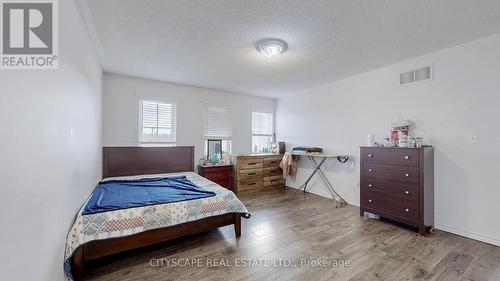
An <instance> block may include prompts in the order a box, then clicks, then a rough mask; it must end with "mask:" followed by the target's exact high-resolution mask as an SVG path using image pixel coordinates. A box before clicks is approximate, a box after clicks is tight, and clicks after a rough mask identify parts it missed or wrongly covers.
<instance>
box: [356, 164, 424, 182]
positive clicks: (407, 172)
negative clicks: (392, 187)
mask: <svg viewBox="0 0 500 281" xmlns="http://www.w3.org/2000/svg"><path fill="white" fill-rule="evenodd" d="M361 173H362V174H361V176H362V181H363V182H365V181H367V182H369V181H371V180H377V181H383V182H387V183H395V184H402V185H418V183H419V178H420V176H419V175H420V174H419V169H418V168H415V167H405V166H388V165H375V164H368V163H367V164H365V165H363V170H362V171H361Z"/></svg>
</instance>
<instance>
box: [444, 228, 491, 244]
mask: <svg viewBox="0 0 500 281" xmlns="http://www.w3.org/2000/svg"><path fill="white" fill-rule="evenodd" d="M434 228H435V229H439V230H443V231H446V232H450V233H453V234H456V235H460V236H463V237H466V238H470V239H474V240H477V241H481V242H484V243H488V244H492V245H495V246H500V239H497V238H493V237H490V236H487V235H483V234H479V233H474V232H470V231H467V230H463V229H459V228H456V227H453V226H448V225H443V224H435V225H434Z"/></svg>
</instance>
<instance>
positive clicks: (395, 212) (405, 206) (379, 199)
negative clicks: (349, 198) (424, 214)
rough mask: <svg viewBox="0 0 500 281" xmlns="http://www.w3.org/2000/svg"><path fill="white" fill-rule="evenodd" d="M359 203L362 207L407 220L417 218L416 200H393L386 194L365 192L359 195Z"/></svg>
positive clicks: (415, 219)
mask: <svg viewBox="0 0 500 281" xmlns="http://www.w3.org/2000/svg"><path fill="white" fill-rule="evenodd" d="M361 205H362V206H363V208H366V209H370V210H373V211H375V213H376V211H380V212H382V213H385V214H390V215H392V216H395V217H399V218H404V219H406V220H408V221H414V222H416V221H417V220H418V213H419V207H418V202H412V201H407V200H393V199H392V198H389V197H387V196H383V195H379V194H375V193H371V192H366V193H363V194H362V196H361Z"/></svg>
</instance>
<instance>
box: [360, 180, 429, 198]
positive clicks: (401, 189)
mask: <svg viewBox="0 0 500 281" xmlns="http://www.w3.org/2000/svg"><path fill="white" fill-rule="evenodd" d="M361 193H363V194H367V193H371V194H375V195H379V196H387V197H389V198H392V199H393V200H408V201H412V202H418V200H419V197H418V196H419V193H418V186H416V185H414V186H401V185H395V184H387V183H378V182H368V183H363V184H362V185H361Z"/></svg>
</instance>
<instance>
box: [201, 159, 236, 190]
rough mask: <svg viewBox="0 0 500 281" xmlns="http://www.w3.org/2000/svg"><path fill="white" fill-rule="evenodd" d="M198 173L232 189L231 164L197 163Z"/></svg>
mask: <svg viewBox="0 0 500 281" xmlns="http://www.w3.org/2000/svg"><path fill="white" fill-rule="evenodd" d="M198 174H199V175H200V176H202V177H204V178H206V179H208V180H211V181H213V182H215V183H217V184H219V185H221V186H222V187H225V188H227V189H229V190H231V191H234V190H233V165H230V164H229V165H199V166H198Z"/></svg>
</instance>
